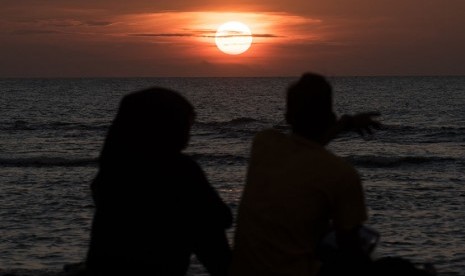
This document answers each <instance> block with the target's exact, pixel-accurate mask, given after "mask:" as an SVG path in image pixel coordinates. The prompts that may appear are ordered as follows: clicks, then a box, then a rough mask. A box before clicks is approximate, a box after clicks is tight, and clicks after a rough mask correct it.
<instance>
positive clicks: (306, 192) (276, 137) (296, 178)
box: [231, 130, 367, 276]
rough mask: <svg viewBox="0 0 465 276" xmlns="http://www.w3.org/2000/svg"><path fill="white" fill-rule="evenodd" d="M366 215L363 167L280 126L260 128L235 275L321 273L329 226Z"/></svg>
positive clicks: (245, 195)
mask: <svg viewBox="0 0 465 276" xmlns="http://www.w3.org/2000/svg"><path fill="white" fill-rule="evenodd" d="M366 219H367V211H366V207H365V201H364V195H363V188H362V185H361V182H360V178H359V175H358V173H357V171H356V170H355V169H354V168H353V167H352V166H351V165H350V164H349V163H347V162H346V161H344V160H343V159H342V158H340V157H337V156H336V155H334V154H332V153H331V152H329V151H328V150H326V149H325V148H324V147H323V146H321V145H319V144H317V143H315V142H312V141H310V140H307V139H305V138H303V137H299V136H297V135H286V134H283V133H280V132H278V131H276V130H265V131H262V132H260V133H258V134H257V135H256V136H255V138H254V142H253V145H252V152H251V158H250V163H249V168H248V172H247V182H246V185H245V187H244V192H243V195H242V199H241V203H240V206H239V212H238V218H237V226H236V231H235V240H234V251H233V263H232V266H231V276H248V275H250V276H271V275H282V276H284V275H302V276H311V275H316V273H317V271H318V269H319V265H320V264H319V262H318V260H317V259H316V257H315V250H316V246H317V244H318V242H319V241H320V239H321V238H322V236H323V235H324V234H325V233H326V232H327V231H328V227H329V223H330V221H332V222H333V224H334V225H335V226H336V227H340V228H345V229H348V228H351V227H353V226H356V225H358V224H361V223H362V222H363V221H365V220H366Z"/></svg>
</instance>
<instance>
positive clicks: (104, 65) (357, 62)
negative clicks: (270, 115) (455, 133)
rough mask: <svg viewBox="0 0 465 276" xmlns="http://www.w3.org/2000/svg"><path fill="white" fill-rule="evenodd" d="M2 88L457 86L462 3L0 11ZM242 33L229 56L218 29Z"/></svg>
mask: <svg viewBox="0 0 465 276" xmlns="http://www.w3.org/2000/svg"><path fill="white" fill-rule="evenodd" d="M1 6H2V8H1V9H0V77H134V76H181V77H184V76H296V75H300V74H301V73H302V72H304V71H316V72H320V73H324V74H327V75H465V51H464V49H465V33H464V26H465V16H464V15H465V1H464V0H389V1H388V0H313V1H312V0H305V1H303V0H301V1H296V0H286V1H282V0H279V1H278V0H266V1H265V0H261V1H260V0H259V1H245V0H242V1H241V0H235V1H217V0H215V1H213V0H197V1H188V0H185V1H177V0H170V1H165V0H161V1H160V0H157V1H154V0H151V1H147V0H141V1H127V0H94V1H76V0H67V1H63V0H44V1H36V0H15V1H11V0H2V1H1ZM230 20H235V21H242V22H243V23H246V24H247V25H248V26H249V27H250V29H251V30H252V33H253V40H254V42H253V45H252V47H251V48H250V49H249V51H247V52H246V53H244V54H241V55H238V56H230V55H226V54H224V53H222V52H220V51H219V50H218V49H217V47H216V46H215V44H214V34H215V32H216V28H217V27H218V26H219V25H220V24H222V23H224V22H226V21H230Z"/></svg>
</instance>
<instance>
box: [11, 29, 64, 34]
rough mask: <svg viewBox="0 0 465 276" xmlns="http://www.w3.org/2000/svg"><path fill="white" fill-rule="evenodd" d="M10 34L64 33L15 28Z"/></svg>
mask: <svg viewBox="0 0 465 276" xmlns="http://www.w3.org/2000/svg"><path fill="white" fill-rule="evenodd" d="M10 34H12V35H44V34H66V33H64V32H59V31H55V30H33V29H30V30H16V31H12V32H10Z"/></svg>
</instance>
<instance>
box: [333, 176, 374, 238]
mask: <svg viewBox="0 0 465 276" xmlns="http://www.w3.org/2000/svg"><path fill="white" fill-rule="evenodd" d="M367 218H368V214H367V209H366V205H365V195H364V192H363V187H362V183H361V180H360V177H359V175H358V174H357V173H356V172H354V171H353V172H351V173H350V174H346V175H345V177H344V178H343V179H341V183H340V185H338V189H336V191H335V198H334V209H333V223H334V226H335V227H336V228H337V229H341V230H350V229H352V228H354V227H356V226H359V225H361V224H363V222H364V221H366V220H367Z"/></svg>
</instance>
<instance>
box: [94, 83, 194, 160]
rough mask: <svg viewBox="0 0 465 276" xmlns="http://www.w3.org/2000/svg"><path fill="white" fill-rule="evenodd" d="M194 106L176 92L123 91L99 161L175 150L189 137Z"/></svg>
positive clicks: (143, 156) (136, 157)
mask: <svg viewBox="0 0 465 276" xmlns="http://www.w3.org/2000/svg"><path fill="white" fill-rule="evenodd" d="M194 116H195V113H194V108H193V107H192V105H191V104H190V103H189V102H188V101H187V100H186V99H185V98H184V97H182V96H181V95H180V94H179V93H177V92H175V91H172V90H169V89H165V88H160V87H153V88H149V89H145V90H142V91H137V92H133V93H131V94H128V95H126V96H125V97H124V98H123V99H122V101H121V103H120V106H119V110H118V113H117V115H116V117H115V119H114V121H113V123H112V125H111V126H110V130H109V132H108V135H107V138H106V140H105V145H104V147H103V151H102V155H101V160H100V161H101V162H119V161H121V159H127V160H126V161H129V162H137V160H139V159H145V158H156V157H157V155H163V156H166V154H173V153H178V152H180V151H181V150H183V149H184V148H185V147H186V146H187V143H188V141H189V132H190V127H191V125H192V123H193V120H194Z"/></svg>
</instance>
